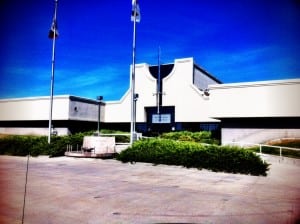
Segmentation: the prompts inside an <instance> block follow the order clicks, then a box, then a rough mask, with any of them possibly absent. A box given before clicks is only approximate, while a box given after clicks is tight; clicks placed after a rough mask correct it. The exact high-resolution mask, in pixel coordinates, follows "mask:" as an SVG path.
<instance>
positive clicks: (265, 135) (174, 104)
mask: <svg viewBox="0 0 300 224" xmlns="http://www.w3.org/2000/svg"><path fill="white" fill-rule="evenodd" d="M135 68H136V69H135V92H136V93H137V94H138V98H137V101H136V131H137V132H141V133H144V134H149V133H157V132H159V133H161V132H168V131H180V130H190V131H201V130H209V131H213V132H214V133H221V140H222V143H223V144H224V143H227V142H232V141H243V142H245V141H246V142H252V143H261V142H266V141H268V140H272V139H276V138H300V100H299V97H300V79H293V80H279V81H265V82H251V83H234V84H222V83H221V82H220V81H219V80H218V79H217V78H215V77H213V76H212V75H211V74H209V73H208V72H206V71H205V70H204V69H202V68H201V67H199V66H198V65H197V64H196V63H195V62H194V60H193V58H183V59H176V60H175V61H174V63H171V64H163V65H155V66H151V65H148V64H145V63H144V64H137V65H136V67H135ZM130 74H131V72H130ZM104 97H105V96H104ZM49 100H50V98H49V97H32V98H20V99H2V100H0V133H7V134H39V135H47V133H48V121H49V104H50V103H49ZM130 121H131V90H130V88H129V89H128V91H127V92H126V93H125V94H124V95H123V97H122V98H121V99H120V100H118V101H106V102H99V101H97V100H93V99H86V98H82V97H76V96H68V95H65V96H55V97H54V101H53V116H52V124H53V127H54V128H55V130H56V131H57V133H58V134H59V135H66V134H70V133H75V132H79V131H86V130H96V129H97V126H98V124H100V128H101V129H103V128H105V129H114V130H125V131H126V130H127V131H129V129H130Z"/></svg>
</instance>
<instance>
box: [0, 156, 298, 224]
mask: <svg viewBox="0 0 300 224" xmlns="http://www.w3.org/2000/svg"><path fill="white" fill-rule="evenodd" d="M26 159H27V158H26V157H10V156H0V177H1V179H0V187H1V191H0V223H21V220H22V208H23V197H24V185H25V173H26ZM266 159H268V158H266ZM285 161H286V160H285ZM272 163H273V164H272V165H271V169H270V172H269V174H268V176H267V177H257V176H248V175H240V174H227V173H215V172H210V171H207V170H197V169H186V168H183V167H177V166H165V165H158V166H153V165H151V164H145V163H136V164H130V163H129V164H127V163H125V164H124V163H121V162H119V161H116V160H101V159H82V158H80V159H79V158H69V157H59V158H47V157H37V158H32V157H30V160H29V174H28V184H27V197H26V206H25V216H24V223H28V224H29V223H30V224H35V223H42V224H44V223H55V224H57V223H63V224H68V223H70V224H71V223H72V224H73V223H80V224H83V223H205V224H210V223H243V224H244V223H251V224H252V223H264V224H265V223H272V224H273V223H296V222H297V220H298V222H299V220H300V216H299V215H300V178H299V177H300V166H299V164H297V163H294V162H280V163H279V162H278V161H276V160H273V162H272Z"/></svg>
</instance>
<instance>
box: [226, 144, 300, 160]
mask: <svg viewBox="0 0 300 224" xmlns="http://www.w3.org/2000/svg"><path fill="white" fill-rule="evenodd" d="M225 145H238V146H241V147H245V146H258V147H259V153H260V154H263V147H268V148H277V149H279V156H280V158H281V157H282V156H283V155H282V150H283V149H288V150H292V151H300V149H299V148H291V147H285V146H276V145H266V144H258V143H249V142H225Z"/></svg>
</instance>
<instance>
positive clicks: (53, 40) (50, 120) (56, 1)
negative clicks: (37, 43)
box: [48, 0, 58, 144]
mask: <svg viewBox="0 0 300 224" xmlns="http://www.w3.org/2000/svg"><path fill="white" fill-rule="evenodd" d="M54 2H55V8H54V17H53V21H54V22H55V23H56V14H57V3H58V0H54ZM56 29H57V27H56V24H55V25H54V30H53V32H54V34H53V39H52V59H51V84H50V108H49V127H48V128H49V129H48V144H50V143H51V129H52V111H53V92H54V71H55V43H56V41H55V40H56V32H57V30H56Z"/></svg>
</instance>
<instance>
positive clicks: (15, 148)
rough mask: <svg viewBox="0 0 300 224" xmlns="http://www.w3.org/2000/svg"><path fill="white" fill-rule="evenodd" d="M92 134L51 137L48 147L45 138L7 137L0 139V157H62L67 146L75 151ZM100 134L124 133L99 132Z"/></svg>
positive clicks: (121, 138) (122, 139)
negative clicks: (70, 146) (84, 138)
mask: <svg viewBox="0 0 300 224" xmlns="http://www.w3.org/2000/svg"><path fill="white" fill-rule="evenodd" d="M93 133H94V131H89V132H81V133H77V134H73V135H67V136H53V137H51V144H50V145H49V144H48V138H47V137H46V136H22V135H11V136H9V135H8V136H5V137H1V138H0V155H13V156H26V155H28V153H30V155H32V156H38V155H49V156H50V157H55V156H63V155H64V154H65V151H66V146H67V145H72V147H73V149H76V147H80V146H81V145H82V143H83V137H84V136H90V135H93ZM101 133H106V134H107V133H109V134H111V133H124V132H119V131H112V130H101ZM116 142H129V136H116Z"/></svg>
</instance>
